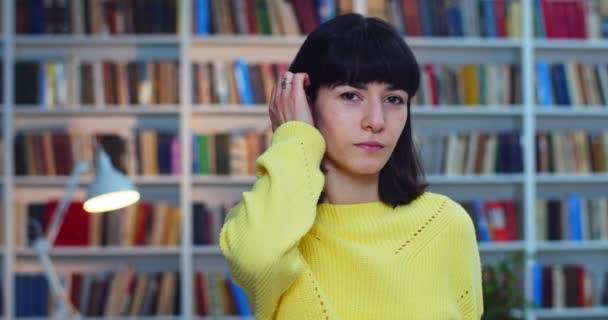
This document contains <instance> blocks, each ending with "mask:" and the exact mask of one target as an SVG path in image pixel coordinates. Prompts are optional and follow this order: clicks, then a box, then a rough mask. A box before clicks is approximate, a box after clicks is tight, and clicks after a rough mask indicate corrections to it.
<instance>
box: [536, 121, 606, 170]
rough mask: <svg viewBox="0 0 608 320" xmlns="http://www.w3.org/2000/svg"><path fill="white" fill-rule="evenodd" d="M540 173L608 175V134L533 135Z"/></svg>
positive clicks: (583, 132) (564, 133) (548, 133)
mask: <svg viewBox="0 0 608 320" xmlns="http://www.w3.org/2000/svg"><path fill="white" fill-rule="evenodd" d="M536 168H537V172H539V173H605V172H608V131H604V132H585V131H551V132H537V134H536Z"/></svg>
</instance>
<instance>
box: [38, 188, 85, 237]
mask: <svg viewBox="0 0 608 320" xmlns="http://www.w3.org/2000/svg"><path fill="white" fill-rule="evenodd" d="M58 205H59V201H57V200H53V201H49V202H48V203H47V204H46V208H45V211H44V230H45V232H47V231H48V228H49V227H50V223H51V219H52V217H53V214H54V212H55V208H57V206H58ZM89 215H90V213H88V212H86V211H84V209H83V207H82V202H72V203H71V204H70V205H69V206H68V209H67V211H66V213H65V216H64V219H63V223H62V224H61V226H60V227H59V232H58V233H57V238H55V243H54V244H53V245H55V246H58V247H59V246H85V247H86V246H88V245H89Z"/></svg>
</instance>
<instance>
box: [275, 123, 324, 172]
mask: <svg viewBox="0 0 608 320" xmlns="http://www.w3.org/2000/svg"><path fill="white" fill-rule="evenodd" d="M292 139H298V140H300V141H302V142H304V148H305V149H306V151H308V152H309V154H310V155H312V156H313V157H314V160H318V162H319V163H320V162H321V159H322V158H323V154H324V153H325V139H324V138H323V136H322V135H321V132H319V130H317V128H315V127H314V126H312V125H311V124H308V123H306V122H303V121H288V122H285V123H283V124H282V125H280V126H279V127H278V128H277V129H276V130H275V132H274V134H273V135H272V144H275V143H282V142H284V141H288V140H292Z"/></svg>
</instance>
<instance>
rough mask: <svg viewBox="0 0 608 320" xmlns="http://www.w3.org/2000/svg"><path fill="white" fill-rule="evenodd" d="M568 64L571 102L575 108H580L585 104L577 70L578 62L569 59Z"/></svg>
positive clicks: (567, 71)
mask: <svg viewBox="0 0 608 320" xmlns="http://www.w3.org/2000/svg"><path fill="white" fill-rule="evenodd" d="M565 66H566V84H567V88H568V92H569V96H570V104H571V105H572V107H573V108H578V107H580V106H581V105H582V104H583V101H582V99H581V91H580V89H579V88H580V87H579V86H580V85H581V83H580V81H579V77H578V72H577V70H576V69H577V63H576V62H573V61H569V62H567V63H566V64H565Z"/></svg>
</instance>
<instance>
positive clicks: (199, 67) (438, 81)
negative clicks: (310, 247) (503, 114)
mask: <svg viewBox="0 0 608 320" xmlns="http://www.w3.org/2000/svg"><path fill="white" fill-rule="evenodd" d="M287 69H288V64H287V63H280V62H269V63H250V62H248V61H246V60H244V59H237V60H235V61H227V62H223V61H212V62H209V61H208V62H195V63H193V64H192V100H193V103H194V104H231V105H237V104H240V105H253V104H266V103H268V101H269V100H270V93H271V90H272V87H273V86H274V85H275V84H276V81H277V79H278V77H279V76H280V75H281V74H282V73H284V72H285V71H287ZM178 74H179V63H178V62H176V61H128V62H126V61H101V60H95V61H77V60H76V59H68V60H66V61H20V62H17V63H16V65H15V83H16V86H15V101H16V103H17V105H18V106H19V105H39V106H40V107H42V108H56V107H66V106H72V107H75V106H76V105H84V106H85V107H98V108H99V107H104V106H108V107H117V106H122V107H125V106H127V105H158V104H160V105H174V104H177V103H179V83H180V81H179V76H178ZM521 89H522V88H521V67H520V66H519V65H517V64H491V63H490V64H480V65H471V64H465V65H444V64H425V65H423V66H422V68H421V86H420V90H419V93H418V94H417V95H415V96H414V97H413V103H414V105H427V106H437V105H473V106H478V105H498V106H507V105H514V104H521V102H522V91H521ZM536 98H537V102H538V104H539V105H542V106H544V107H549V106H553V105H564V106H574V107H578V106H604V105H608V66H607V65H591V64H582V63H576V62H572V61H571V62H566V63H561V62H559V63H548V62H546V61H542V60H541V61H538V62H537V63H536Z"/></svg>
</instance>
